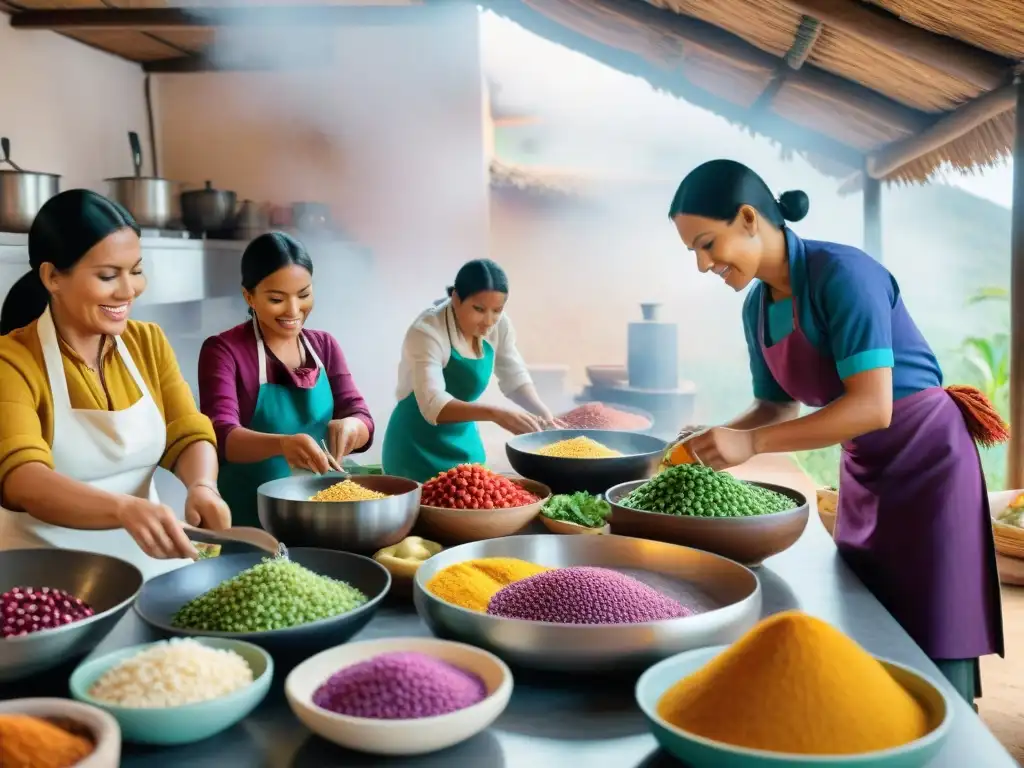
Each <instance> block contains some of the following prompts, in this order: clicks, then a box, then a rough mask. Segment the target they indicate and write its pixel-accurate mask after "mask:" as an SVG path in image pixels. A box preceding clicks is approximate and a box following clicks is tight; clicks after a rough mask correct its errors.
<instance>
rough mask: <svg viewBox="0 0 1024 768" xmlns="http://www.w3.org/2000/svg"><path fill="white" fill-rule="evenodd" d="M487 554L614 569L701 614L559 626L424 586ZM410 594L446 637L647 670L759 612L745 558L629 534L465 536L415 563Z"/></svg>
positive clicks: (578, 663)
mask: <svg viewBox="0 0 1024 768" xmlns="http://www.w3.org/2000/svg"><path fill="white" fill-rule="evenodd" d="M482 557H515V558H519V559H520V560H526V561H529V562H532V563H537V564H539V565H546V566H550V567H562V566H572V565H591V566H599V567H604V568H612V569H615V570H619V571H623V572H625V573H627V574H629V575H631V576H634V577H635V578H639V579H640V580H642V581H645V582H647V583H648V584H650V585H651V586H653V587H655V588H658V589H659V590H660V591H662V592H666V593H668V594H671V595H672V596H673V597H676V598H677V599H679V600H681V601H682V602H684V603H686V604H689V605H694V606H696V607H698V608H702V609H704V612H702V613H697V614H695V615H693V616H687V617H685V618H681V619H669V620H667V621H654V622H648V623H645V624H603V625H602V624H591V625H586V624H552V623H548V622H542V621H522V620H519V619H503V618H499V617H497V616H489V615H487V614H485V613H479V612H477V611H471V610H467V609H465V608H460V607H458V606H457V605H453V604H452V603H448V602H445V601H444V600H441V599H440V598H438V597H435V596H434V595H432V594H431V593H430V592H428V591H427V589H426V585H427V582H428V581H430V579H431V578H432V577H433V576H434V574H436V573H437V572H438V571H440V570H443V569H444V568H447V567H448V566H450V565H454V564H455V563H460V562H464V561H466V560H476V559H478V558H482ZM413 600H414V602H415V604H416V611H417V613H419V615H420V616H421V617H422V618H423V620H424V621H425V622H426V623H427V626H428V627H429V628H430V630H431V631H432V632H433V633H434V634H435V635H437V636H439V637H442V638H446V639H451V640H459V641H461V642H464V643H470V644H471V645H476V646H479V647H481V648H485V649H487V650H489V651H491V652H492V653H495V654H497V655H498V656H500V657H502V658H503V659H505V661H507V662H508V663H510V664H512V665H515V666H519V667H524V668H534V669H543V670H552V671H561V672H598V671H614V670H622V669H625V668H642V667H645V666H648V665H650V664H652V663H654V662H657V661H660V660H661V659H664V658H668V657H669V656H672V655H674V654H676V653H680V652H682V651H687V650H691V649H693V648H702V647H704V646H710V645H723V644H724V645H727V644H729V643H732V642H734V641H735V640H738V639H739V638H740V637H741V636H742V635H743V634H744V633H745V632H746V631H747V630H748V629H750V628H751V627H752V626H754V624H755V623H756V622H757V620H758V618H759V617H760V615H761V587H760V585H759V584H758V581H757V577H756V576H755V575H754V574H753V572H752V571H750V570H748V569H747V568H744V567H743V566H742V565H739V564H738V563H734V562H732V561H730V560H726V559H725V558H724V557H719V556H718V555H713V554H711V553H709V552H701V551H698V550H696V549H689V548H687V547H678V546H675V545H673V544H663V543H658V542H651V541H644V540H642V539H631V538H627V537H625V536H551V535H543V534H542V535H535V536H509V537H506V538H503V539H489V540H487V541H478V542H474V543H472V544H463V545H462V546H459V547H454V548H453V549H448V550H445V551H444V552H441V553H440V554H437V555H434V556H433V557H432V558H430V559H429V560H427V561H425V562H424V563H423V564H422V565H421V566H420V567H419V569H417V571H416V580H415V585H414V593H413Z"/></svg>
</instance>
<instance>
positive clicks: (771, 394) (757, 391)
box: [743, 284, 793, 403]
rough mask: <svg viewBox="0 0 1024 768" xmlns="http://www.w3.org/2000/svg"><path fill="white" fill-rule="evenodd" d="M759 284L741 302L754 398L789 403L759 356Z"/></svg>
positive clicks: (787, 397) (789, 399) (790, 399)
mask: <svg viewBox="0 0 1024 768" xmlns="http://www.w3.org/2000/svg"><path fill="white" fill-rule="evenodd" d="M762 290H764V287H763V286H762V285H761V284H758V285H755V286H754V288H753V289H751V291H750V292H749V293H748V294H747V298H746V299H745V300H744V302H743V333H744V335H745V336H746V337H747V354H748V355H749V356H750V378H751V381H752V382H753V385H754V397H755V398H756V399H757V400H767V401H769V402H772V403H791V402H793V398H791V397H790V396H789V395H787V394H786V392H785V390H783V389H782V387H781V386H779V383H778V382H777V381H775V377H774V376H772V372H771V371H770V370H769V369H768V363H766V362H765V361H764V355H763V354H761V344H760V341H759V340H758V338H757V329H758V327H759V323H758V317H757V313H758V312H759V311H760V309H761V291H762Z"/></svg>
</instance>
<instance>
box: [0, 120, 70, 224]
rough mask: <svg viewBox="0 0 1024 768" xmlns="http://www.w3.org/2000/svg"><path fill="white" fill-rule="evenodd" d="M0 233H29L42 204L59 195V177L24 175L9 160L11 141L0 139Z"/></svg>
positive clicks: (32, 173) (45, 174) (50, 174)
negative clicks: (3, 167) (7, 167)
mask: <svg viewBox="0 0 1024 768" xmlns="http://www.w3.org/2000/svg"><path fill="white" fill-rule="evenodd" d="M4 163H6V164H7V165H9V166H10V169H2V170H0V232H28V231H29V230H30V229H31V228H32V222H33V221H34V220H35V218H36V214H37V213H39V209H40V208H42V207H43V204H44V203H45V202H46V201H47V200H49V199H50V198H51V197H54V196H55V195H56V194H57V193H58V192H60V176H58V175H56V174H53V173H34V172H32V171H25V170H23V169H22V168H21V167H20V166H19V165H17V164H15V162H14V161H13V160H12V159H11V141H10V139H8V138H7V137H6V136H5V137H3V138H0V165H3V164H4Z"/></svg>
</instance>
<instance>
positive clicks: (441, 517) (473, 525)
mask: <svg viewBox="0 0 1024 768" xmlns="http://www.w3.org/2000/svg"><path fill="white" fill-rule="evenodd" d="M509 479H510V480H511V481H512V482H513V483H515V484H516V485H518V486H521V487H522V488H525V489H526V490H527V491H529V492H530V493H532V494H533V495H534V496H537V497H539V500H538V501H536V502H534V503H533V504H527V505H526V506H524V507H512V508H510V509H446V508H444V507H431V506H428V505H426V504H421V505H420V517H419V521H418V526H417V528H418V529H419V530H421V531H422V532H423V533H424V537H425V538H431V539H433V540H434V541H437V540H441V541H443V542H452V543H458V544H464V543H466V542H470V541H480V540H482V539H496V538H498V537H499V536H512V535H513V534H516V533H519V532H520V531H522V530H523V529H525V528H526V527H527V526H528V525H529V524H530V523H531V522H532V521H533V518H535V517H536V516H537V514H538V513H539V512H540V508H541V507H542V506H544V502H546V501H547V500H548V499H550V498H551V489H550V488H549V487H548V486H546V485H544V484H543V483H538V482H536V481H534V480H527V479H525V478H521V477H510V478H509Z"/></svg>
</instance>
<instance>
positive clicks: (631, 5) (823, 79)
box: [485, 0, 932, 133]
mask: <svg viewBox="0 0 1024 768" xmlns="http://www.w3.org/2000/svg"><path fill="white" fill-rule="evenodd" d="M556 2H557V0H529V4H530V5H531V6H534V7H538V8H540V9H543V7H544V6H545V5H547V4H552V3H556ZM589 4H591V5H593V6H595V7H596V8H597V10H601V9H602V8H604V9H607V10H608V11H610V12H611V13H614V14H617V15H620V16H624V17H626V18H628V19H630V20H631V21H632V22H633V23H635V24H637V25H640V26H646V27H648V28H651V29H656V30H658V31H659V32H660V33H661V34H663V35H672V36H674V37H676V38H677V39H679V40H680V41H682V42H683V43H684V44H685V45H686V46H689V47H691V48H692V49H694V50H699V51H702V52H703V53H704V55H707V56H711V57H717V58H719V59H722V58H725V59H731V60H732V61H735V62H737V63H740V64H743V65H746V66H748V67H751V68H757V69H763V70H769V71H774V70H775V68H776V67H777V66H778V65H779V62H780V61H781V60H780V59H779V58H778V57H776V56H773V55H772V54H770V53H768V52H767V51H763V50H761V49H760V48H758V47H756V46H754V45H752V44H751V43H748V42H747V41H746V40H744V39H743V38H741V37H739V36H738V35H734V34H732V33H731V32H727V31H726V30H724V29H722V28H720V27H716V26H715V25H713V24H709V23H708V22H706V21H701V20H700V19H696V18H693V17H691V16H686V15H683V14H679V13H675V12H674V11H668V10H664V9H662V8H657V7H655V6H653V5H651V4H650V3H648V2H646V0H590V3H589ZM485 5H487V6H489V7H492V8H494V9H495V10H496V11H498V12H499V13H505V11H504V10H501V9H504V8H508V9H509V10H511V9H512V8H513V7H514V6H516V5H523V3H521V2H519V1H518V0H490V1H489V2H486V3H485ZM540 12H541V13H543V10H540ZM506 15H507V14H506ZM562 26H564V25H562ZM680 58H681V59H685V52H682V53H681V54H680ZM787 82H789V83H792V84H794V85H797V86H799V87H801V88H803V89H804V90H806V91H809V92H812V93H814V94H815V95H818V96H821V97H822V98H823V99H824V100H826V101H830V102H833V103H834V102H836V101H841V102H842V103H844V104H845V105H847V106H849V107H851V108H853V109H855V110H857V111H859V112H862V113H865V114H869V115H871V116H872V117H873V118H874V119H876V120H878V121H880V122H882V123H884V124H886V125H888V126H890V127H891V128H894V129H896V130H898V131H901V132H903V133H917V132H918V131H920V130H922V129H923V128H925V127H927V126H928V125H929V124H930V123H931V120H932V116H930V115H928V114H926V113H925V112H921V111H920V110H916V109H912V108H911V107H908V106H906V105H904V104H900V103H899V102H897V101H895V100H894V99H890V98H889V97H888V96H885V95H883V94H881V93H878V92H877V91H873V90H871V89H870V88H866V87H864V86H862V85H859V84H857V83H855V82H853V81H851V80H847V79H845V78H842V77H839V76H838V75H833V74H832V73H830V72H826V71H824V70H822V69H818V68H817V67H815V66H813V65H811V64H805V65H804V66H802V67H801V68H800V69H799V70H796V71H794V72H792V73H791V74H789V76H788V78H787Z"/></svg>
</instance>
